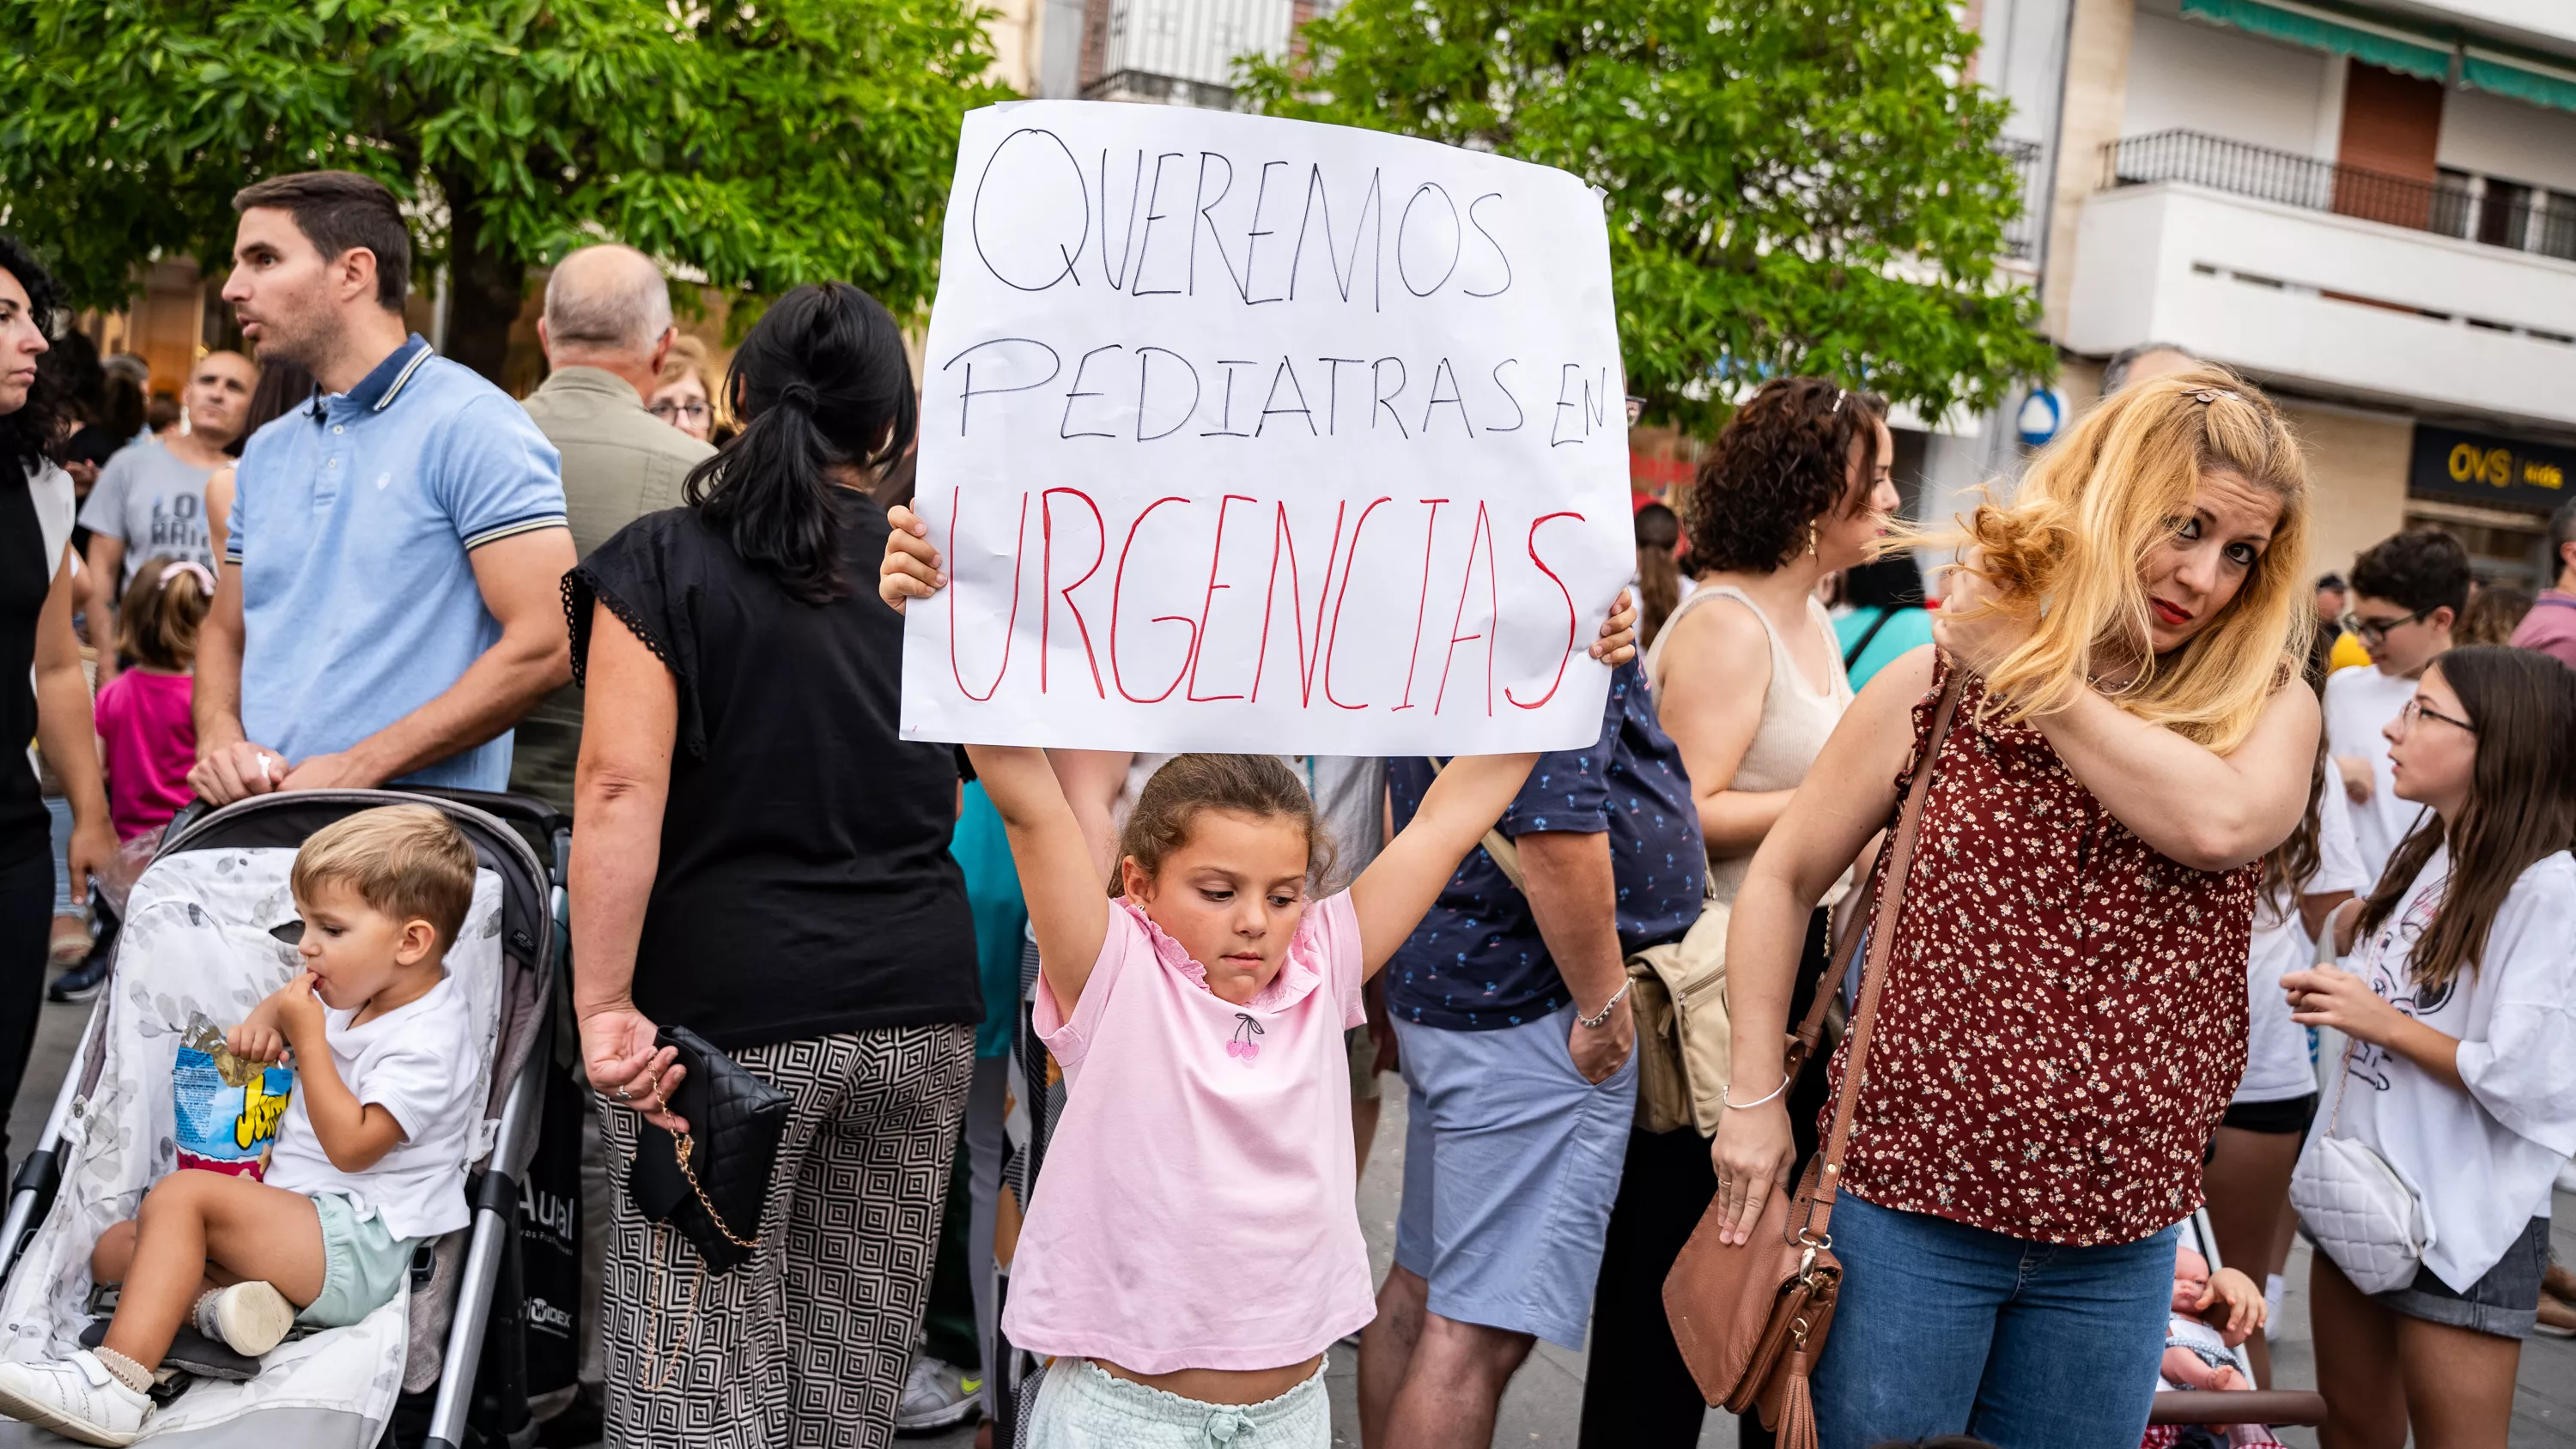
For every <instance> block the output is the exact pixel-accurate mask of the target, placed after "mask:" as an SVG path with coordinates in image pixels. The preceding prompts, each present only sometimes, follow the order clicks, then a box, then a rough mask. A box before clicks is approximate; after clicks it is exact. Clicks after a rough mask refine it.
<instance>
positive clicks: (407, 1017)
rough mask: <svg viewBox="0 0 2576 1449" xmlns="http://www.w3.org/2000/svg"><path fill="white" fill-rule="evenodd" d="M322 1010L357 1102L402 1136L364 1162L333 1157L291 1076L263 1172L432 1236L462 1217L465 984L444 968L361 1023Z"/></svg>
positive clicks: (468, 1129)
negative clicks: (351, 1164) (397, 1126)
mask: <svg viewBox="0 0 2576 1449" xmlns="http://www.w3.org/2000/svg"><path fill="white" fill-rule="evenodd" d="M325 1012H326V1014H327V1016H328V1018H329V1025H328V1027H327V1028H326V1029H325V1031H324V1033H323V1035H324V1037H325V1039H326V1040H328V1041H329V1043H330V1046H331V1061H332V1064H333V1065H334V1066H336V1067H338V1068H339V1069H340V1080H341V1081H342V1082H344V1083H346V1084H347V1085H348V1088H349V1091H350V1092H351V1093H352V1094H353V1095H355V1096H356V1097H357V1099H358V1100H359V1102H361V1103H372V1104H374V1105H376V1106H379V1107H382V1108H384V1109H385V1110H386V1111H388V1112H391V1113H392V1114H393V1117H394V1120H395V1121H396V1122H399V1123H401V1124H402V1128H403V1133H404V1136H403V1140H402V1141H400V1142H397V1143H395V1144H394V1146H393V1150H392V1151H390V1152H387V1153H386V1154H385V1155H384V1156H383V1157H381V1158H378V1159H377V1160H376V1164H375V1166H373V1167H370V1168H368V1169H366V1170H365V1171H364V1172H342V1171H341V1170H340V1169H338V1168H336V1167H333V1166H332V1165H331V1159H330V1156H329V1155H328V1154H327V1153H325V1152H324V1151H323V1150H322V1142H321V1139H319V1138H317V1137H315V1136H314V1135H313V1119H312V1118H311V1117H310V1116H309V1115H307V1114H306V1112H305V1108H304V1101H305V1094H304V1091H303V1084H302V1083H301V1082H300V1081H299V1082H298V1083H297V1084H296V1092H295V1096H294V1098H293V1100H291V1101H289V1102H288V1103H287V1104H286V1117H285V1120H284V1121H283V1122H281V1123H280V1124H279V1126H278V1129H277V1146H276V1147H275V1148H274V1149H272V1150H271V1151H270V1153H269V1159H268V1175H267V1177H266V1178H265V1179H264V1180H265V1181H266V1182H267V1183H268V1185H269V1186H271V1187H282V1188H285V1189H286V1190H287V1191H289V1192H300V1193H304V1194H306V1195H308V1196H310V1195H312V1194H315V1193H325V1192H336V1193H340V1194H343V1195H344V1196H347V1197H348V1198H350V1199H352V1200H353V1201H355V1202H356V1203H357V1204H358V1206H359V1208H360V1216H361V1217H363V1216H365V1214H366V1212H367V1211H369V1210H372V1211H373V1212H374V1213H375V1214H376V1215H377V1216H378V1217H380V1218H382V1219H383V1220H384V1224H385V1230H386V1231H387V1232H390V1233H392V1234H393V1235H394V1236H395V1237H397V1238H406V1239H410V1238H434V1237H438V1236H440V1235H441V1234H444V1233H450V1232H454V1231H455V1230H456V1229H458V1228H461V1227H464V1226H465V1225H466V1224H467V1223H468V1222H470V1221H471V1220H472V1215H471V1214H469V1213H468V1212H467V1211H466V1208H465V1166H466V1162H465V1159H466V1153H467V1150H468V1149H469V1148H470V1146H471V1145H472V1143H473V1140H474V1122H475V1118H476V1117H477V1115H478V1112H477V1105H478V1104H476V1103H475V1102H474V1101H473V1100H472V1098H473V1095H474V1078H475V1066H476V1062H475V1054H474V1021H473V1017H472V1016H471V1015H470V1014H468V1012H467V1011H466V1007H465V989H464V988H463V987H461V986H459V985H458V984H457V982H456V978H455V977H453V976H449V977H446V978H445V979H443V980H441V981H440V982H439V983H438V984H437V985H436V986H433V987H431V988H429V991H428V992H427V994H425V995H423V996H422V997H421V998H420V999H419V1000H418V1001H415V1002H412V1003H411V1004H410V1005H408V1006H402V1007H397V1008H396V1009H394V1010H392V1011H389V1012H386V1013H385V1014H384V1015H382V1016H379V1017H377V1018H376V1019H375V1020H373V1021H371V1022H368V1023H367V1024H366V1025H364V1026H353V1025H351V1024H350V1023H351V1022H352V1021H353V1020H355V1018H356V1017H357V1012H355V1011H335V1010H330V1009H329V1008H325ZM299 1075H300V1073H299Z"/></svg>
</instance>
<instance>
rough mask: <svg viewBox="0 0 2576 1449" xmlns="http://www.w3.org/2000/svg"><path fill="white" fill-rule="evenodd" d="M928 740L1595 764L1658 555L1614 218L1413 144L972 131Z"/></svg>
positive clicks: (916, 633)
mask: <svg viewBox="0 0 2576 1449" xmlns="http://www.w3.org/2000/svg"><path fill="white" fill-rule="evenodd" d="M923 373H924V385H923V396H922V412H921V455H920V474H919V479H920V481H919V486H918V493H917V495H916V502H915V503H914V505H913V506H914V508H915V510H916V511H918V512H919V513H920V514H921V516H922V518H923V520H924V521H925V522H926V523H927V524H928V526H929V528H930V537H931V541H932V542H933V543H935V544H936V545H938V547H939V549H940V551H941V553H942V555H943V556H944V560H945V564H946V568H947V572H948V574H949V578H950V584H949V587H948V588H946V589H945V590H942V591H941V592H940V594H939V595H938V596H937V597H936V598H935V599H931V600H927V601H916V602H915V603H914V604H913V605H912V607H911V609H910V610H909V611H908V620H909V622H908V624H907V626H906V630H905V635H904V667H903V732H904V735H905V736H906V737H907V738H912V739H924V740H941V741H966V742H974V743H984V744H1030V745H1058V746H1068V747H1075V748H1092V749H1119V750H1130V749H1132V750H1183V749H1205V750H1234V751H1277V752H1300V753H1318V754H1354V755H1360V754H1404V753H1425V752H1436V753H1441V754H1450V753H1485V752H1494V751H1506V750H1536V749H1572V748H1576V747H1579V746H1582V745H1585V744H1588V743H1590V742H1591V741H1592V740H1594V739H1595V738H1597V737H1598V735H1599V733H1600V722H1601V711H1602V707H1603V703H1604V700H1605V697H1606V691H1607V690H1608V687H1609V677H1610V676H1609V671H1608V670H1607V669H1606V668H1604V667H1603V666H1602V665H1600V664H1598V663H1596V662H1594V661H1593V660H1592V659H1591V658H1590V657H1589V656H1588V655H1587V654H1586V652H1585V650H1586V647H1587V646H1588V645H1589V644H1590V643H1591V641H1592V639H1593V637H1594V635H1595V632H1596V630H1597V628H1598V626H1599V623H1600V620H1601V618H1602V616H1603V615H1604V614H1605V613H1606V612H1607V611H1608V609H1609V607H1610V604H1611V601H1612V599H1613V598H1614V597H1615V596H1616V594H1617V593H1618V590H1619V588H1620V586H1621V585H1622V584H1623V583H1624V582H1625V581H1626V580H1627V578H1628V576H1629V574H1630V572H1631V570H1632V568H1633V565H1634V561H1635V550H1634V544H1633V542H1632V533H1631V529H1632V524H1631V523H1630V518H1629V510H1628V451H1627V416H1626V411H1625V407H1624V388H1623V383H1622V374H1621V370H1620V365H1619V339H1618V329H1617V326H1616V323H1615V320H1614V318H1613V314H1612V309H1611V294H1610V252H1609V238H1608V233H1607V231H1606V228H1605V226H1604V224H1603V221H1602V211H1601V206H1600V203H1599V200H1598V199H1597V198H1596V197H1595V196H1594V194H1593V193H1592V192H1591V190H1590V189H1589V188H1587V187H1586V186H1585V185H1584V184H1583V183H1582V182H1581V181H1579V180H1577V179H1576V178H1575V177H1573V176H1570V175H1568V174H1566V173H1565V172H1562V171H1556V170H1552V169H1549V168H1547V167H1542V166H1533V165H1529V164H1527V163H1524V162H1518V161H1509V160H1505V159H1502V158H1500V157H1496V156H1489V155H1483V154H1480V153H1477V152H1472V151H1463V150H1458V149H1455V148H1452V147H1447V146H1441V145H1436V144H1434V143H1431V142H1427V141H1420V140H1414V139H1410V138H1407V137H1401V136H1388V135H1382V134H1379V133H1376V132H1371V131H1359V130H1350V129H1345V128H1342V127H1337V126H1318V125H1311V124H1307V123H1304V122H1297V121H1285V120H1278V119H1273V118H1267V117H1256V116H1244V115H1234V114H1230V113H1221V112H1212V111H1201V110H1187V109H1182V108H1178V107H1165V106H1147V105H1118V104H1110V103H1087V102H1079V101H1031V102H1023V103H1019V104H1013V105H1004V106H995V107H992V108H989V109H986V110H980V111H976V112H974V113H973V114H971V115H969V116H968V117H967V118H966V124H965V132H964V136H963V138H962V140H961V143H960V145H959V148H958V156H957V180H956V186H955V188H954V190H953V191H952V192H951V193H950V197H949V206H948V222H947V234H946V249H945V251H944V252H943V254H942V257H941V261H940V274H939V297H938V302H937V305H936V307H935V308H934V309H933V311H932V313H931V322H930V338H929V344H928V351H927V353H926V355H925V357H924V359H923Z"/></svg>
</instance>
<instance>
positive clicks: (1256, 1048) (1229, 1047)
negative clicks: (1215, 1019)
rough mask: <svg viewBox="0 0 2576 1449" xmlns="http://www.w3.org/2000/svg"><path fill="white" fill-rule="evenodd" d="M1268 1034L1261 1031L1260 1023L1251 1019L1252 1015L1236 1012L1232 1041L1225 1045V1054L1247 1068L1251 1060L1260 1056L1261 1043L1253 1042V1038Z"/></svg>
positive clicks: (1245, 1012)
mask: <svg viewBox="0 0 2576 1449" xmlns="http://www.w3.org/2000/svg"><path fill="white" fill-rule="evenodd" d="M1269 1034H1270V1033H1268V1032H1266V1031H1263V1030H1262V1029H1261V1023H1260V1022H1257V1021H1254V1020H1253V1019H1252V1013H1250V1012H1248V1011H1238V1012H1236V1013H1235V1014H1234V1040H1232V1041H1230V1042H1227V1043H1226V1044H1225V1054H1226V1055H1227V1056H1230V1057H1233V1058H1235V1059H1236V1060H1238V1061H1240V1062H1242V1063H1243V1064H1244V1065H1245V1066H1247V1067H1248V1066H1251V1065H1252V1059H1253V1058H1254V1057H1257V1056H1259V1055H1261V1043H1259V1042H1257V1041H1254V1040H1253V1038H1254V1037H1256V1036H1268V1035H1269Z"/></svg>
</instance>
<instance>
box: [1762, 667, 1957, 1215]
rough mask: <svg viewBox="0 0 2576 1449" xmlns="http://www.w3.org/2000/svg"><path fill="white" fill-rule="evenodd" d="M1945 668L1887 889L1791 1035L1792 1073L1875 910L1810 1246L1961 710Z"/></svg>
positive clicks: (1855, 1102) (1819, 1176) (1845, 1142)
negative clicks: (1939, 770) (1927, 805)
mask: <svg viewBox="0 0 2576 1449" xmlns="http://www.w3.org/2000/svg"><path fill="white" fill-rule="evenodd" d="M1949 669H1950V678H1949V682H1948V684H1947V685H1946V686H1945V687H1944V688H1943V689H1942V691H1941V702H1940V704H1939V705H1938V706H1937V707H1936V708H1935V710H1934V712H1933V715H1932V730H1931V734H1930V735H1929V736H1928V737H1927V738H1926V739H1925V741H1924V745H1923V757H1922V758H1921V759H1919V760H1917V761H1915V763H1914V774H1913V777H1912V778H1911V779H1909V780H1908V781H1907V782H1906V786H1905V804H1904V806H1903V808H1902V809H1901V810H1900V811H1899V812H1898V814H1897V821H1896V833H1895V836H1894V837H1893V838H1892V839H1891V840H1890V841H1889V843H1888V847H1887V850H1888V857H1887V888H1886V890H1885V891H1884V892H1882V893H1881V895H1880V896H1879V901H1878V909H1877V911H1876V912H1875V913H1869V912H1862V911H1854V912H1852V919H1851V921H1850V923H1849V924H1847V925H1846V926H1845V927H1844V928H1843V932H1844V937H1845V939H1844V940H1843V942H1842V943H1841V944H1840V945H1839V946H1838V947H1837V948H1836V951H1835V957H1834V963H1833V964H1832V965H1830V966H1827V967H1826V968H1825V975H1824V978H1823V979H1822V980H1820V981H1818V982H1817V983H1816V999H1815V1002H1814V1004H1812V1005H1810V1006H1809V1007H1808V1008H1807V1016H1806V1019H1805V1020H1804V1021H1802V1022H1800V1023H1799V1024H1798V1033H1797V1037H1796V1040H1795V1041H1794V1042H1793V1043H1792V1044H1791V1046H1790V1048H1789V1055H1790V1059H1791V1060H1790V1072H1791V1074H1792V1075H1795V1074H1796V1073H1797V1072H1798V1071H1800V1070H1801V1069H1803V1068H1804V1066H1805V1065H1806V1059H1807V1055H1808V1054H1809V1053H1810V1052H1812V1051H1813V1050H1814V1049H1815V1045H1816V1042H1817V1039H1818V1038H1819V1037H1820V1036H1821V1035H1822V1033H1823V1031H1824V1026H1825V1011H1826V1009H1827V1008H1828V1007H1829V1006H1830V1005H1831V1004H1832V1002H1833V998H1834V997H1835V996H1837V995H1839V994H1840V988H1841V983H1842V978H1843V976H1844V975H1845V974H1846V973H1848V972H1849V970H1850V960H1851V946H1852V942H1851V940H1850V937H1851V934H1852V933H1853V932H1854V931H1856V930H1857V929H1858V928H1859V925H1860V922H1861V920H1862V918H1863V917H1864V916H1865V915H1874V917H1875V921H1874V925H1873V927H1872V929H1871V931H1870V935H1869V961H1868V963H1867V964H1866V965H1865V966H1863V967H1862V968H1861V977H1860V1006H1859V1008H1858V1009H1857V1010H1856V1011H1854V1012H1853V1013H1852V1019H1851V1056H1850V1058H1849V1059H1848V1060H1847V1061H1846V1062H1845V1063H1844V1064H1843V1081H1842V1090H1841V1091H1840V1092H1837V1093H1836V1094H1835V1099H1834V1125H1833V1129H1832V1131H1830V1132H1829V1133H1827V1134H1826V1138H1825V1141H1824V1144H1823V1146H1822V1149H1821V1151H1820V1152H1819V1155H1818V1169H1817V1172H1816V1174H1815V1179H1814V1181H1815V1187H1814V1188H1813V1189H1812V1194H1810V1192H1809V1191H1808V1190H1806V1189H1805V1188H1804V1185H1803V1184H1802V1185H1801V1192H1800V1196H1801V1197H1803V1198H1804V1199H1805V1201H1806V1204H1807V1219H1806V1222H1805V1223H1804V1224H1802V1225H1801V1226H1800V1227H1799V1228H1798V1231H1797V1236H1798V1238H1799V1239H1800V1240H1801V1241H1803V1242H1806V1243H1807V1244H1809V1245H1810V1246H1811V1247H1814V1246H1829V1245H1830V1244H1831V1243H1832V1242H1833V1236H1832V1234H1831V1233H1830V1232H1829V1231H1828V1228H1829V1227H1830V1226H1831V1224H1832V1222H1833V1213H1834V1196H1835V1193H1836V1191H1837V1189H1839V1188H1840V1186H1841V1182H1842V1171H1843V1153H1844V1151H1845V1149H1847V1148H1848V1147H1850V1145H1851V1131H1852V1114H1853V1112H1854V1110H1855V1109H1856V1108H1857V1107H1858V1106H1859V1104H1860V1084H1861V1079H1862V1076H1863V1074H1864V1073H1865V1072H1866V1071H1867V1070H1868V1064H1869V1042H1870V1037H1871V1035H1872V1029H1873V1028H1874V1027H1876V1026H1877V1024H1878V1001H1879V997H1880V995H1881V993H1882V992H1883V991H1884V990H1885V989H1886V986H1887V972H1888V965H1889V962H1890V961H1891V960H1892V959H1893V957H1894V955H1895V945H1896V927H1897V923H1898V921H1899V920H1900V919H1901V918H1902V916H1903V914H1904V911H1905V885H1906V880H1907V878H1908V876H1909V875H1910V874H1911V872H1912V869H1913V865H1914V846H1915V842H1916V841H1917V840H1918V839H1920V838H1921V836H1922V833H1923V809H1924V802H1925V800H1926V799H1927V798H1928V797H1929V796H1930V795H1931V793H1932V767H1933V763H1934V762H1935V761H1936V760H1938V759H1939V758H1940V755H1941V745H1942V742H1943V741H1944V740H1946V739H1948V738H1949V734H1950V723H1951V720H1952V719H1953V718H1954V717H1955V716H1956V715H1957V714H1958V711H1959V693H1960V690H1961V689H1962V688H1963V687H1964V685H1965V683H1966V680H1967V671H1966V670H1965V669H1964V668H1962V667H1961V666H1960V665H1959V664H1958V663H1956V662H1955V661H1953V662H1951V664H1950V665H1949Z"/></svg>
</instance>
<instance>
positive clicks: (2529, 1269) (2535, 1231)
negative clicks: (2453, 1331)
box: [2371, 1218, 2549, 1338]
mask: <svg viewBox="0 0 2576 1449" xmlns="http://www.w3.org/2000/svg"><path fill="white" fill-rule="evenodd" d="M2548 1271H2549V1219H2547V1218H2533V1219H2532V1220H2531V1224H2530V1226H2528V1227H2526V1228H2524V1229H2523V1230H2522V1236H2521V1237H2519V1238H2516V1239H2514V1240H2513V1246H2512V1247H2509V1248H2507V1249H2505V1250H2504V1256H2503V1257H2502V1258H2499V1259H2497V1260H2496V1265H2495V1266H2494V1267H2492V1268H2489V1269H2488V1270H2487V1271H2486V1273H2485V1275H2484V1276H2482V1277H2480V1278H2479V1279H2478V1281H2476V1282H2475V1283H2472V1284H2470V1285H2469V1291H2467V1292H2466V1293H2461V1292H2457V1291H2455V1290H2453V1288H2452V1287H2451V1285H2450V1284H2448V1283H2445V1282H2443V1281H2442V1280H2441V1279H2439V1278H2437V1277H2435V1276H2433V1270H2432V1269H2430V1268H2417V1269H2416V1270H2415V1281H2414V1282H2412V1283H2409V1284H2407V1285H2406V1286H2405V1287H2403V1288H2392V1289H2390V1290H2388V1291H2387V1292H2385V1293H2375V1294H2373V1295H2371V1296H2372V1297H2374V1298H2377V1299H2378V1300H2379V1301H2380V1302H2382V1303H2385V1304H2387V1305H2388V1307H2389V1308H2390V1309H2391V1310H2392V1311H2394V1312H2398V1313H2403V1314H2405V1315H2406V1316H2407V1317H2409V1318H2420V1319H2422V1320H2423V1321H2425V1322H2426V1323H2447V1324H2449V1325H2450V1326H2451V1327H2453V1328H2468V1329H2474V1330H2476V1331H2477V1332H2479V1333H2491V1334H2494V1335H2495V1336H2496V1337H2498V1338H2529V1337H2531V1325H2532V1324H2533V1323H2534V1322H2535V1321H2537V1320H2538V1318H2539V1316H2540V1279H2541V1275H2542V1274H2544V1273H2546V1272H2548Z"/></svg>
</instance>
